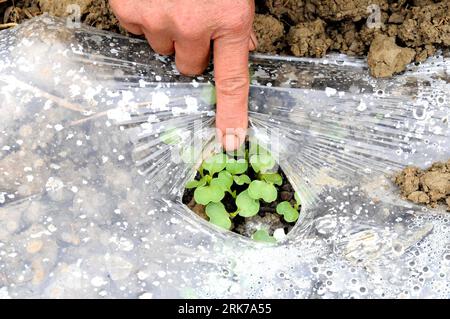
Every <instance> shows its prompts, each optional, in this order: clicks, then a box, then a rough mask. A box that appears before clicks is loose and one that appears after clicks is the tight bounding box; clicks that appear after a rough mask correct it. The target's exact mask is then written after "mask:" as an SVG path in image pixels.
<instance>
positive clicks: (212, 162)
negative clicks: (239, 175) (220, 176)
mask: <svg viewBox="0 0 450 319" xmlns="http://www.w3.org/2000/svg"><path fill="white" fill-rule="evenodd" d="M226 164H227V156H226V155H225V154H223V153H220V154H215V155H213V156H211V157H209V158H207V159H206V160H205V161H204V162H203V168H204V169H206V170H207V171H208V172H209V174H211V176H212V175H214V174H215V173H218V172H220V171H222V170H223V169H224V168H225V166H226Z"/></svg>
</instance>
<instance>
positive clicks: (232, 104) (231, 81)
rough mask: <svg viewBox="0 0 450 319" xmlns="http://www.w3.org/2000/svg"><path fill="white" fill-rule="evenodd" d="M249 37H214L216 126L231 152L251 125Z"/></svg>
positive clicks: (241, 140) (243, 137) (243, 139)
mask: <svg viewBox="0 0 450 319" xmlns="http://www.w3.org/2000/svg"><path fill="white" fill-rule="evenodd" d="M249 38H250V35H249V36H248V37H243V36H241V37H239V38H235V37H233V36H226V37H225V36H224V37H221V38H217V39H215V40H214V74H215V81H216V96H217V114H216V127H217V129H218V130H219V131H220V133H221V136H219V138H220V137H221V141H222V143H223V145H224V147H225V149H226V150H227V151H231V150H235V149H237V148H238V147H239V146H240V145H241V144H242V143H243V142H244V141H245V135H246V131H247V127H248V93H249V83H250V79H249V72H248V56H249V53H248V49H249Z"/></svg>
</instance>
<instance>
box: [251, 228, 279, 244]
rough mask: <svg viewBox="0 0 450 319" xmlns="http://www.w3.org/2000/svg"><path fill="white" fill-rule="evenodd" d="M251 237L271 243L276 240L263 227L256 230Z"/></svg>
mask: <svg viewBox="0 0 450 319" xmlns="http://www.w3.org/2000/svg"><path fill="white" fill-rule="evenodd" d="M252 239H253V240H255V241H260V242H265V243H271V244H274V243H276V242H277V240H276V239H275V238H274V237H273V236H270V235H269V233H268V232H267V230H265V229H260V230H257V231H256V232H255V233H254V234H253V235H252Z"/></svg>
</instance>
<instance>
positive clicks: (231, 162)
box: [226, 158, 248, 175]
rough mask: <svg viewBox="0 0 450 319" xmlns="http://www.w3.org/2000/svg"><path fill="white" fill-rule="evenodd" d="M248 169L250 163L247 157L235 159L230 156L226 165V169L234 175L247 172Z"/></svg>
mask: <svg viewBox="0 0 450 319" xmlns="http://www.w3.org/2000/svg"><path fill="white" fill-rule="evenodd" d="M247 169H248V163H247V161H246V160H245V158H240V159H238V160H235V159H234V158H229V159H228V162H227V166H226V170H227V171H228V172H230V173H231V174H233V175H238V174H242V173H245V172H246V171H247Z"/></svg>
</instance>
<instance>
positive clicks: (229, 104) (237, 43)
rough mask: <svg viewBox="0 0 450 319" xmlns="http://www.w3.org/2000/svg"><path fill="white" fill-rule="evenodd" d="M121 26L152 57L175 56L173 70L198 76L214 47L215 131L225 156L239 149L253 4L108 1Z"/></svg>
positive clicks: (235, 0) (246, 0)
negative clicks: (146, 45)
mask: <svg viewBox="0 0 450 319" xmlns="http://www.w3.org/2000/svg"><path fill="white" fill-rule="evenodd" d="M110 5H111V7H112V9H113V11H114V13H115V15H116V16H117V18H118V20H119V22H120V23H121V25H122V26H123V27H124V28H125V29H127V30H128V31H129V32H131V33H134V34H144V35H145V37H146V38H147V40H148V42H149V44H150V46H151V47H152V49H153V50H154V51H156V52H157V53H159V54H162V55H170V54H173V53H175V63H176V65H177V68H178V70H179V71H180V72H181V73H183V74H185V75H197V74H201V73H202V72H203V71H204V70H205V68H206V67H207V66H208V63H209V57H210V44H211V40H213V41H214V74H215V81H216V95H217V114H216V127H217V129H218V133H219V139H220V141H221V142H222V143H223V145H224V147H225V149H226V150H234V149H236V148H238V147H239V146H240V145H241V144H242V142H243V141H244V140H245V135H246V131H247V126H248V114H247V113H248V112H247V105H248V93H249V72H248V51H249V50H254V49H255V48H256V36H255V35H254V34H253V33H252V23H253V17H254V11H255V6H254V1H253V0H110Z"/></svg>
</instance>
